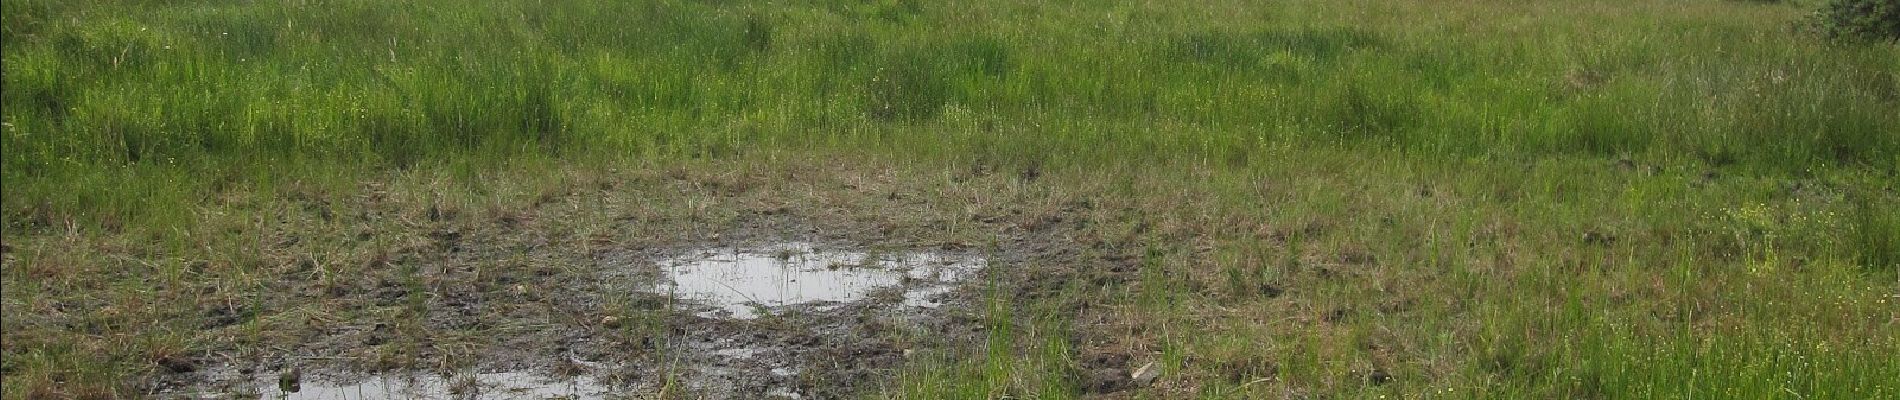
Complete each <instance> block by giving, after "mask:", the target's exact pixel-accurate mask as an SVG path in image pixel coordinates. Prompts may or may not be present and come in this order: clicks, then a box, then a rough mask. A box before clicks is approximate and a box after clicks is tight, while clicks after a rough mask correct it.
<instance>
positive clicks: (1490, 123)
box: [0, 0, 1900, 398]
mask: <svg viewBox="0 0 1900 400" xmlns="http://www.w3.org/2000/svg"><path fill="white" fill-rule="evenodd" d="M0 4H3V5H4V9H3V12H4V14H3V16H4V23H0V27H3V29H4V30H0V34H3V35H4V36H3V40H0V45H3V47H4V50H0V57H3V59H0V60H3V61H4V79H3V83H4V92H3V94H0V101H4V104H5V109H4V115H3V116H4V123H5V124H4V132H3V133H4V135H3V136H0V145H3V146H4V154H3V155H0V168H3V170H0V178H3V179H4V182H5V185H4V199H0V213H3V214H0V217H3V218H4V221H5V223H4V227H5V243H6V245H7V247H8V250H7V252H8V255H7V256H6V257H9V258H8V260H7V261H6V270H5V272H4V274H5V275H4V277H5V288H6V293H5V301H6V303H5V305H6V317H7V318H5V320H6V325H5V327H6V329H5V332H6V333H5V335H6V338H5V346H4V347H5V348H4V352H5V353H4V356H5V357H4V358H5V361H4V366H5V368H4V369H5V372H6V381H5V385H4V387H5V394H6V397H7V398H36V397H42V396H47V397H89V396H90V397H136V396H138V395H140V393H141V392H140V390H141V388H143V386H142V385H143V382H146V381H148V380H149V379H150V378H151V377H152V376H155V375H159V374H162V373H163V372H162V371H159V369H160V368H159V367H158V366H155V365H154V364H153V360H155V359H167V358H168V357H172V356H174V355H194V354H198V353H202V352H204V351H205V350H204V349H207V348H213V347H218V346H224V345H233V344H236V346H237V347H243V346H242V344H244V343H278V339H275V338H277V337H291V336H294V334H293V333H288V332H286V331H284V330H283V329H282V327H284V326H300V325H296V324H295V323H292V322H288V321H303V320H311V321H318V320H324V319H325V318H350V317H349V316H347V315H344V316H338V315H330V314H325V313H328V312H330V311H328V310H329V309H328V308H326V307H328V306H322V305H317V304H313V303H304V302H300V301H299V300H295V299H287V298H282V297H277V296H273V295H271V294H269V293H268V292H269V291H270V290H271V289H270V288H271V286H270V285H268V284H267V283H266V282H268V281H270V280H272V279H275V278H274V276H275V274H277V273H278V272H279V270H281V269H283V268H282V267H283V265H288V264H294V263H296V262H297V261H296V260H298V259H300V257H302V258H309V257H317V258H324V257H328V258H332V259H334V260H336V261H337V262H338V264H340V265H345V266H344V267H339V268H345V269H343V270H341V271H338V272H336V274H337V275H336V276H338V277H332V278H326V279H343V278H340V277H341V276H348V273H349V272H352V271H355V270H353V269H349V268H369V267H365V266H363V265H365V263H364V262H363V261H364V260H366V259H371V258H374V257H377V255H376V254H375V252H374V251H371V250H369V249H358V248H352V247H349V245H346V244H340V243H348V242H346V241H344V239H342V237H344V236H347V235H349V234H350V233H347V232H353V231H354V230H356V229H358V228H359V226H357V225H353V224H355V223H353V222H348V221H351V220H350V219H349V217H350V216H352V215H355V213H359V212H360V213H362V214H363V215H370V214H374V212H380V211H378V210H381V211H388V212H391V213H395V214H397V215H410V216H411V217H413V215H421V214H424V213H431V215H433V214H432V213H435V211H434V210H437V208H438V207H453V208H456V209H461V210H467V212H468V213H470V214H481V215H488V214H495V215H513V214H514V213H534V212H537V211H515V210H517V209H530V208H533V207H538V206H539V205H540V204H542V201H541V199H543V198H547V197H551V196H552V197H558V196H567V195H575V194H573V193H581V194H579V195H577V196H597V197H598V198H597V199H595V201H598V202H599V204H601V207H602V208H603V209H605V208H613V209H616V210H620V209H636V210H641V211H640V212H643V213H653V214H658V215H663V216H671V217H677V219H676V220H691V221H702V220H704V219H715V220H716V219H717V218H719V216H720V215H726V214H721V213H732V212H736V211H732V210H727V209H721V208H719V207H720V206H719V204H723V203H720V202H717V201H709V202H708V203H694V202H690V201H676V200H677V199H673V198H668V197H663V196H658V195H654V194H652V193H650V192H640V193H641V194H640V195H639V196H642V197H639V198H641V199H645V200H650V201H652V202H653V204H657V205H662V206H675V207H679V209H663V210H656V209H655V208H656V207H660V206H648V207H645V208H643V206H638V205H618V204H619V203H617V201H620V200H624V198H625V197H624V196H621V197H616V196H620V195H614V194H611V193H595V194H588V193H594V191H589V190H586V189H585V187H586V184H585V183H591V182H621V181H629V182H631V183H625V184H624V186H620V187H632V188H642V189H628V190H636V191H637V190H657V189H656V188H662V187H664V186H662V185H659V184H651V183H649V182H647V181H642V180H640V179H639V178H628V177H627V176H629V175H631V176H635V177H640V176H646V175H643V174H650V173H651V174H661V175H668V176H673V175H677V176H684V177H693V179H706V180H711V181H720V180H722V179H737V178H732V177H733V176H752V175H751V174H758V173H757V171H760V170H767V171H777V170H784V171H796V172H797V174H795V173H794V172H784V173H782V174H763V175H764V176H776V177H778V178H773V179H777V180H782V181H783V182H779V183H777V184H780V185H787V186H796V185H802V184H807V183H810V182H831V181H833V180H851V179H854V178H852V177H854V176H859V175H879V174H895V175H896V176H900V177H902V178H899V179H898V180H899V181H900V183H898V184H893V185H894V186H896V187H902V188H908V189H915V190H917V191H919V192H923V193H935V194H938V195H939V196H936V198H939V199H942V201H971V202H979V203H983V204H992V202H993V203H1000V204H1018V205H1021V208H1026V209H1030V210H1031V211H1032V213H1033V212H1034V211H1037V210H1043V209H1047V208H1053V207H1054V206H1052V205H1056V204H1067V203H1075V202H1085V203H1089V204H1097V206H1095V207H1094V208H1093V209H1091V211H1083V212H1080V213H1081V214H1082V215H1081V216H1082V217H1086V218H1087V220H1088V221H1091V223H1092V225H1090V226H1089V228H1087V230H1086V232H1087V234H1088V235H1091V236H1090V237H1091V238H1092V239H1100V240H1102V241H1104V242H1110V243H1120V244H1129V245H1139V246H1140V247H1139V248H1138V249H1117V250H1115V251H1123V252H1137V253H1141V254H1143V255H1144V258H1143V261H1142V262H1141V263H1140V269H1141V270H1140V272H1139V273H1138V274H1136V275H1134V276H1133V277H1132V278H1130V279H1127V280H1126V281H1112V282H1109V283H1106V284H1103V285H1092V284H1083V283H1072V284H1071V286H1064V287H1061V288H1060V290H1058V293H1057V294H1054V295H1050V296H1045V297H1037V298H1034V299H1030V300H1024V299H1021V298H1018V297H1016V296H1015V295H1011V294H1007V293H1005V294H995V295H992V296H991V297H992V298H993V299H992V300H993V302H992V303H991V304H989V305H988V306H987V307H988V308H989V310H987V312H986V315H987V316H988V317H987V318H989V319H990V321H989V322H987V324H989V325H991V326H993V327H994V329H991V330H990V331H989V333H988V336H987V338H986V339H987V340H986V343H983V345H984V350H983V351H981V352H976V353H971V354H964V353H958V352H955V351H951V350H943V352H941V353H939V352H936V351H935V350H933V352H932V353H929V355H931V357H924V358H922V360H924V361H920V362H917V363H914V364H915V367H914V368H912V369H911V370H907V371H903V372H901V373H896V374H895V375H897V380H896V381H894V382H891V383H889V384H888V385H887V388H886V390H883V391H881V392H877V393H872V394H870V395H872V396H879V395H882V396H908V397H916V398H936V397H997V396H1003V395H1011V396H1017V397H1065V396H1072V395H1081V394H1085V393H1083V390H1082V389H1083V388H1084V387H1085V386H1087V383H1088V382H1084V381H1085V380H1087V377H1086V372H1087V371H1083V372H1080V373H1078V372H1076V371H1073V370H1074V369H1077V368H1078V367H1077V366H1076V364H1077V361H1075V360H1076V359H1079V358H1082V357H1083V356H1085V355H1087V354H1094V353H1100V352H1112V353H1118V354H1133V355H1134V357H1135V358H1137V359H1139V361H1142V362H1146V361H1155V362H1156V363H1157V365H1159V366H1160V367H1161V368H1163V371H1164V372H1163V375H1162V378H1160V379H1159V380H1157V381H1156V382H1155V383H1154V384H1153V385H1152V386H1148V387H1143V388H1134V389H1132V390H1135V391H1136V393H1140V394H1143V395H1148V396H1152V397H1208V398H1260V397H1269V398H1272V397H1310V396H1319V397H1349V398H1360V397H1365V398H1374V397H1379V396H1382V395H1383V396H1398V397H1411V398H1416V397H1427V398H1465V397H1473V398H1586V397H1588V398H1698V397H1699V398H1883V397H1893V396H1896V395H1900V378H1896V377H1900V361H1896V360H1900V341H1896V339H1895V335H1894V334H1893V332H1895V329H1896V328H1900V327H1897V326H1896V325H1895V324H1896V321H1900V316H1897V315H1900V297H1897V296H1900V272H1896V271H1897V270H1900V211H1896V210H1900V194H1896V190H1900V189H1897V188H1896V182H1900V175H1896V174H1900V128H1897V127H1900V47H1897V46H1896V45H1894V44H1892V43H1840V42H1831V41H1827V40H1824V39H1821V38H1820V37H1818V36H1817V35H1815V34H1813V33H1810V32H1808V31H1806V30H1804V29H1803V28H1801V24H1802V23H1803V21H1804V19H1805V18H1807V13H1808V12H1810V11H1811V10H1812V7H1813V4H1806V3H1803V2H1799V1H1796V2H1786V3H1772V2H1749V1H1721V0H1692V1H1677V2H1643V1H1622V0H1587V1H1489V0H1435V1H1423V2H1392V1H1372V0H1341V1H1321V0H1294V1H1272V2H1269V1H1239V0H1235V1H1213V2H1162V1H1127V2H1079V3H1049V2H1013V1H992V0H974V1H945V2H925V1H914V0H897V1H885V0H865V1H789V2H770V3H766V2H721V1H677V0H668V1H632V2H623V1H607V0H567V1H527V0H503V1H487V2H475V3H471V2H462V1H447V0H421V1H407V2H391V1H377V0H335V1H316V0H312V1H295V0H285V1H253V2H215V1H86V2H72V1H44V0H4V3H0ZM839 164H844V166H839ZM609 171H612V172H609ZM978 172H981V173H978ZM989 172H997V173H995V174H989ZM801 174H802V175H801ZM795 175H796V176H795ZM966 175H968V176H976V177H977V178H970V177H968V176H966ZM984 176H988V177H989V178H981V177H984ZM966 178H968V179H975V180H973V181H965V180H964V179H966ZM983 179H989V180H983ZM760 185H763V186H771V185H770V184H760ZM814 185H815V184H814ZM814 187H815V186H814ZM976 187H981V188H988V189H994V190H993V192H992V193H987V194H971V193H969V192H970V191H971V190H972V189H971V188H976ZM576 188H581V189H576ZM826 190H831V191H837V189H824V190H820V189H813V190H812V191H813V192H814V193H818V194H812V195H811V196H816V197H818V198H823V197H824V196H827V194H826V193H832V192H830V191H826ZM383 196H387V197H389V198H392V199H391V200H388V201H387V203H382V202H368V201H367V200H361V199H366V198H375V199H379V200H377V201H382V200H380V199H383V198H384V197H383ZM648 196H650V197H648ZM617 199H620V200H617ZM363 204H372V205H363ZM528 204H532V205H533V206H525V205H528ZM707 204H714V205H707ZM607 205H614V206H612V207H609V206H607ZM379 207H382V208H379ZM615 207H619V208H615ZM699 207H705V208H704V209H702V208H699ZM951 208H954V207H951ZM951 208H946V209H951ZM970 208H974V206H972V207H970ZM391 210H394V211H391ZM424 210H429V211H426V212H425V211H424ZM939 211H941V210H939ZM1044 211H1046V210H1044ZM575 212H581V211H575ZM589 212H592V211H589ZM331 213H335V214H337V215H341V216H343V217H344V218H337V219H336V220H335V221H332V220H331V216H330V214H331ZM598 213H600V214H599V215H593V214H587V215H589V216H596V217H600V218H599V222H574V223H573V224H572V225H563V226H561V227H560V228H559V230H554V231H551V232H550V233H549V234H548V235H550V236H554V237H592V236H593V235H597V234H600V233H601V232H606V231H611V229H610V228H606V227H604V226H605V225H604V224H608V223H610V222H611V220H612V218H613V216H612V215H609V214H608V211H604V210H603V211H598ZM320 214H321V215H320ZM412 214H413V215H412ZM953 214H954V213H953V212H951V211H941V214H933V215H940V216H943V217H945V219H947V220H957V218H963V217H965V216H963V215H953ZM709 215H710V216H709ZM429 219H431V220H433V219H434V218H433V217H431V218H429ZM319 220H320V221H323V222H313V221H319ZM363 220H364V221H368V220H369V217H363ZM339 221H340V222H339ZM362 224H365V225H369V226H371V227H370V228H364V229H366V230H371V231H377V232H382V231H396V232H401V231H403V230H404V229H424V228H416V227H415V226H419V225H416V224H412V223H409V222H378V223H370V222H362ZM375 224H385V225H375ZM953 227H962V228H955V229H974V228H969V227H964V226H963V225H953ZM948 234H951V235H965V234H971V233H968V232H965V231H954V232H951V233H948ZM281 236H292V237H309V239H304V240H305V241H304V242H300V243H298V244H294V245H280V244H277V243H276V242H274V241H278V240H282V239H283V237H281ZM330 236H337V238H330ZM324 238H328V239H324ZM330 239H334V240H335V241H334V242H317V241H319V240H330ZM313 242H314V244H313ZM577 242H580V243H587V242H586V241H584V240H577ZM379 245H380V244H379ZM311 249H317V250H313V251H327V252H329V253H326V254H316V255H310V254H290V253H287V252H290V251H292V250H295V251H306V250H311ZM1080 251H1082V252H1084V253H1085V254H1091V255H1093V253H1089V252H1101V253H1103V254H1100V255H1101V256H1109V255H1111V254H1107V253H1111V251H1110V250H1104V249H1082V250H1080ZM411 267H414V266H411ZM1092 267H1097V266H1095V265H1074V266H1063V268H1081V269H1087V268H1092ZM1025 268H1026V269H1031V270H1034V268H1028V267H1025ZM1080 274H1081V275H1080V276H1089V275H1088V273H1087V272H1086V271H1085V272H1083V273H1080ZM411 275H413V274H411ZM205 281H216V282H220V285H221V288H220V289H219V290H218V291H216V292H215V294H196V293H187V292H185V288H190V287H195V286H194V285H196V284H197V283H199V282H205ZM416 285H418V287H419V288H418V289H417V290H414V291H412V292H416V293H421V292H426V291H427V290H428V289H427V288H426V287H422V286H426V285H423V284H422V283H416ZM246 299H248V300H249V301H255V302H256V304H255V305H254V306H252V307H247V308H246V309H249V310H254V311H255V310H262V311H258V314H256V315H243V316H240V317H238V318H240V319H242V320H243V321H245V322H243V323H241V324H239V326H244V327H247V328H246V329H250V330H251V331H250V332H249V333H241V334H240V333H221V334H218V335H210V336H207V335H200V334H194V333H193V331H194V330H195V329H196V328H195V327H197V326H199V323H198V322H197V319H201V318H204V316H203V315H201V313H200V311H199V310H198V309H197V308H195V307H193V306H186V305H171V304H173V303H180V304H193V303H197V302H203V301H213V300H215V301H223V302H233V301H239V300H246ZM1078 310H1083V311H1086V312H1082V311H1078ZM385 311H386V312H391V313H398V314H400V313H402V312H409V313H420V314H427V313H428V312H429V310H428V308H427V305H426V304H424V305H422V306H421V309H420V310H412V311H389V310H385ZM1078 312H1081V313H1082V314H1080V315H1072V314H1076V313H1078ZM403 315H408V314H403ZM1083 316H1086V318H1083ZM298 323H303V322H298ZM181 357H182V356H181ZM1375 372H1376V373H1375ZM1375 375H1384V376H1388V377H1389V378H1374V376H1375Z"/></svg>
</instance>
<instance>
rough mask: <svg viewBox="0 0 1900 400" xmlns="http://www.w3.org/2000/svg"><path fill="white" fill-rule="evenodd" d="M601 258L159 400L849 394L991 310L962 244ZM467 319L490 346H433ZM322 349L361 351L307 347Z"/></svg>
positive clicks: (222, 368)
mask: <svg viewBox="0 0 1900 400" xmlns="http://www.w3.org/2000/svg"><path fill="white" fill-rule="evenodd" d="M595 262H596V265H595V268H592V269H591V270H578V271H571V272H563V271H552V272H547V273H542V272H534V273H530V274H528V275H527V276H526V277H523V278H506V277H503V278H500V280H501V282H499V283H501V284H500V285H493V286H496V287H498V288H499V289H496V291H491V292H486V293H473V294H457V293H456V292H453V291H448V290H444V291H440V292H435V293H432V294H430V295H429V296H427V297H424V298H423V299H426V300H427V302H426V303H423V304H426V305H428V306H429V309H428V310H429V313H428V315H430V316H431V317H430V318H428V319H426V321H428V325H426V326H427V327H429V328H430V329H432V330H430V331H426V332H431V333H427V334H425V335H421V336H412V337H407V339H404V340H396V339H386V338H383V337H382V336H376V335H378V334H384V335H391V336H394V335H398V334H399V333H398V332H400V331H402V330H401V329H395V328H387V327H384V325H382V324H380V323H379V324H373V325H371V326H367V327H365V326H348V327H334V328H332V329H334V330H336V331H338V332H349V333H345V334H343V335H338V336H332V337H327V338H326V339H325V341H323V342H317V343H315V344H309V345H306V346H307V347H306V348H304V349H302V351H298V352H299V353H304V354H309V355H314V356H315V357H306V358H300V357H288V358H285V357H271V359H270V360H266V361H263V362H248V363H246V362H238V363H227V364H223V365H207V366H206V367H205V368H203V371H200V372H198V373H195V374H194V375H195V376H196V378H194V379H190V380H189V381H188V383H186V384H184V385H181V386H177V387H175V388H174V389H173V390H167V391H162V392H160V393H159V394H160V396H159V397H163V398H190V399H312V400H316V399H337V400H347V399H382V398H403V399H515V398H525V399H546V398H559V399H617V398H643V397H650V396H653V395H656V394H665V395H684V397H685V398H732V399H737V398H781V399H814V398H817V399H829V398H845V397H851V396H855V395H857V394H859V393H862V392H863V391H864V390H866V389H870V388H875V387H876V386H877V385H878V384H881V383H882V382H885V381H888V379H889V378H890V377H891V376H892V375H894V374H895V373H896V372H897V371H898V370H899V368H900V367H902V366H903V364H904V363H905V362H907V361H908V360H910V359H911V358H912V357H913V355H914V354H916V352H917V351H919V350H927V349H934V348H942V347H943V346H947V345H953V344H956V343H968V342H972V341H973V340H974V338H976V337H979V336H980V335H981V329H982V327H983V324H982V323H981V322H980V321H979V318H978V317H977V316H975V315H974V314H972V313H971V311H970V308H971V307H964V306H960V304H968V303H969V302H970V301H971V299H973V298H975V297H976V296H977V294H976V292H977V291H976V290H972V289H971V288H973V287H975V286H976V285H978V284H979V280H978V279H977V278H978V277H979V276H982V275H983V274H984V269H985V268H987V266H988V262H989V261H988V259H986V258H985V257H982V256H979V255H977V254H975V253H973V252H967V251H943V250H929V251H924V250H915V251H912V250H875V249H871V248H869V247H863V246H853V245H849V244H843V245H831V244H821V243H815V242H807V241H775V240H761V241H734V242H722V244H718V245H715V246H709V247H683V248H674V249H672V250H667V249H652V248H649V249H629V250H625V251H618V252H613V253H612V254H601V255H600V256H599V257H598V258H596V259H595ZM531 271H540V270H536V269H531ZM463 297H467V298H469V299H468V300H466V302H467V303H470V304H473V306H472V307H439V308H441V309H448V310H451V311H453V310H461V309H464V308H472V309H475V310H478V312H476V313H474V314H472V315H469V316H467V318H464V319H466V320H469V321H474V322H473V323H468V321H462V320H459V319H455V318H438V317H436V316H437V315H439V314H441V311H439V310H438V304H436V303H438V302H441V303H445V304H446V303H447V302H448V300H455V299H459V298H463ZM402 304H404V303H398V304H397V306H401V305H402ZM523 304H540V305H543V307H545V308H541V309H542V310H548V311H552V312H553V313H546V312H540V313H537V312H526V311H527V310H530V309H529V308H525V307H523V306H522V305H523ZM479 310H508V311H510V312H479ZM458 321H460V322H458ZM464 325H471V326H483V325H486V326H491V327H500V328H499V329H497V328H491V329H490V330H489V331H488V332H492V334H489V335H487V336H486V337H485V338H483V340H492V341H493V342H492V343H494V344H493V345H488V346H483V347H479V348H477V349H478V350H476V351H473V352H464V353H460V354H461V355H459V356H455V357H460V358H459V360H461V361H459V362H458V363H455V364H448V363H444V362H443V361H440V360H443V359H450V358H449V357H450V356H448V355H445V354H446V353H449V351H450V350H453V349H455V348H457V346H459V345H450V344H448V343H445V342H446V341H447V339H443V338H444V337H445V336H447V335H456V334H462V335H475V336H476V337H482V336H480V335H476V334H472V333H464V332H465V331H457V330H454V327H457V326H464ZM359 331H360V332H359ZM364 332H367V333H364ZM463 340H464V342H460V343H466V340H467V339H463ZM353 343H357V345H351V344H353ZM391 346H397V347H391ZM405 346H406V347H405ZM461 347H466V346H461ZM404 348H412V350H403V351H410V352H412V353H413V354H417V355H418V357H417V358H416V360H415V361H414V362H413V364H410V366H406V367H405V366H399V367H394V368H379V367H376V366H375V365H373V364H371V363H366V362H364V361H362V357H361V356H360V354H375V353H373V351H389V350H397V349H404ZM323 359H332V360H357V361H337V362H322V361H311V360H323ZM431 363H435V364H431ZM297 370H301V371H304V373H301V374H300V373H295V372H290V371H297ZM239 371H242V373H240V372H239ZM286 376H289V377H290V378H285V377H286Z"/></svg>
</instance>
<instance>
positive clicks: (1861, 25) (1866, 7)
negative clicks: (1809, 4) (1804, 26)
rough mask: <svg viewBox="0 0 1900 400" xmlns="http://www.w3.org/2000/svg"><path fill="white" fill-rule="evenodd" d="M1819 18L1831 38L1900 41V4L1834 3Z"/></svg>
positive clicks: (1896, 0) (1877, 0)
mask: <svg viewBox="0 0 1900 400" xmlns="http://www.w3.org/2000/svg"><path fill="white" fill-rule="evenodd" d="M1816 17H1818V19H1819V21H1818V23H1819V24H1820V28H1821V32H1823V33H1825V34H1827V35H1828V36H1830V37H1834V38H1840V39H1853V40H1885V41H1900V0H1831V1H1829V2H1828V3H1827V5H1824V6H1822V7H1821V11H1819V12H1818V13H1817V15H1816Z"/></svg>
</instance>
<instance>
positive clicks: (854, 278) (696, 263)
mask: <svg viewBox="0 0 1900 400" xmlns="http://www.w3.org/2000/svg"><path fill="white" fill-rule="evenodd" d="M982 264H983V261H982V260H981V259H979V258H973V257H955V256H948V255H942V254H935V253H900V254H872V253H866V252H856V251H833V250H822V249H818V248H815V247H814V246H812V245H811V244H808V243H784V244H779V245H774V246H766V247H757V248H725V249H713V250H706V251H699V252H695V253H692V254H688V255H686V256H683V257H677V258H673V259H668V260H662V261H661V263H660V266H661V267H662V268H663V269H664V270H665V272H666V277H667V279H666V280H664V281H662V282H661V283H660V284H659V285H658V287H656V290H658V291H660V292H664V293H672V294H674V295H675V296H677V297H679V298H681V299H685V300H690V301H696V302H700V303H704V304H706V305H710V306H713V307H716V308H717V309H718V311H714V312H708V313H703V314H702V315H704V316H729V317H731V318H737V319H751V318H757V317H758V316H759V312H760V311H769V310H770V309H772V308H775V307H781V306H786V305H794V304H806V303H823V302H839V303H848V302H855V301H861V300H864V299H866V298H868V296H869V295H870V294H871V293H872V292H873V291H875V290H879V289H885V288H901V289H902V290H903V302H902V304H903V305H905V306H909V307H934V306H936V305H937V302H936V301H934V298H935V297H937V296H938V295H941V294H943V293H946V292H949V291H950V289H951V286H950V284H952V283H955V282H957V281H960V280H963V279H965V278H967V277H968V276H969V275H971V274H973V273H974V272H976V271H977V270H979V269H981V267H982Z"/></svg>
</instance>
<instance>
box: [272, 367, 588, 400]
mask: <svg viewBox="0 0 1900 400" xmlns="http://www.w3.org/2000/svg"><path fill="white" fill-rule="evenodd" d="M471 378H472V379H473V381H472V382H471V381H469V379H471ZM298 386H299V387H298V390H297V391H296V392H290V393H286V392H284V391H282V390H279V388H278V385H277V380H276V379H274V378H269V379H260V380H258V381H256V382H255V386H254V387H252V388H249V389H251V390H243V389H245V388H236V389H238V390H236V391H237V392H252V390H254V392H252V393H255V394H256V395H257V397H256V398H258V399H283V400H370V399H418V400H433V399H444V400H447V399H456V400H465V399H567V400H583V399H606V398H608V397H609V395H610V394H612V392H611V390H610V389H609V388H608V387H607V386H605V385H601V384H599V383H598V382H595V381H594V380H593V379H592V378H589V377H586V376H578V377H574V378H556V377H551V376H546V375H538V374H532V373H526V372H498V373H488V374H475V375H473V376H469V375H462V376H455V377H449V378H444V377H441V376H437V375H427V374H418V375H379V376H372V377H369V378H366V379H363V380H359V381H354V382H324V381H316V380H309V381H304V382H300V383H299V385H298Z"/></svg>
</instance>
